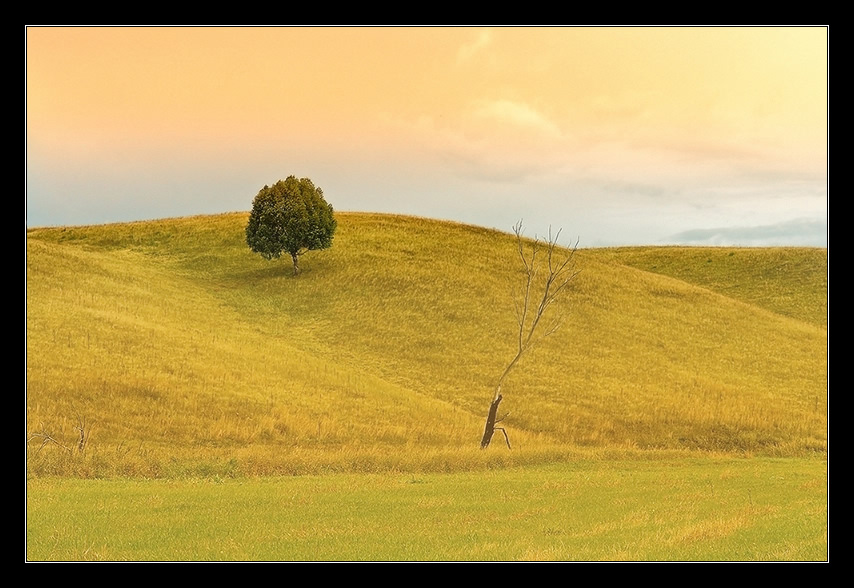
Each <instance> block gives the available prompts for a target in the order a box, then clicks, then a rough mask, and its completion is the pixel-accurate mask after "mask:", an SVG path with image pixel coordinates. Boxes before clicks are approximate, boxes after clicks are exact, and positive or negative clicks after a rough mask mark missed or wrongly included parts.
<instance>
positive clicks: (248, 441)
mask: <svg viewBox="0 0 854 588" xmlns="http://www.w3.org/2000/svg"><path fill="white" fill-rule="evenodd" d="M246 218H247V215H246V214H244V213H235V214H227V215H218V216H207V217H193V218H183V219H168V220H162V221H152V222H142V223H129V224H120V225H107V226H96V227H74V228H72V227H65V228H49V229H38V230H33V231H29V232H28V234H27V285H26V286H27V293H26V296H27V298H26V304H27V350H26V353H27V423H26V426H27V432H28V434H29V435H33V434H36V433H42V434H49V435H51V436H52V438H54V439H56V440H57V441H59V442H61V443H62V444H63V445H65V446H67V447H69V448H72V447H73V446H74V444H75V442H76V439H77V431H76V430H75V427H76V426H78V425H79V423H80V422H81V419H85V423H86V426H85V429H86V432H87V433H88V434H89V435H90V436H89V437H88V445H87V447H86V451H85V452H84V454H83V455H79V454H78V453H77V452H74V451H66V450H65V449H62V448H61V447H60V446H59V445H58V444H55V443H48V444H47V445H45V446H44V447H41V446H40V442H41V439H42V438H34V439H33V440H31V441H30V442H29V443H28V468H29V471H30V472H31V473H33V474H36V475H47V474H61V475H67V474H71V475H82V476H100V475H140V476H151V477H157V476H172V475H185V474H216V475H220V474H222V475H239V474H257V475H264V474H273V473H301V472H318V471H346V470H351V471H383V470H390V469H392V470H393V469H399V470H407V471H414V470H424V471H453V470H463V469H472V468H485V467H498V466H503V465H520V464H525V463H538V462H545V461H553V460H561V459H566V458H568V457H571V456H573V455H577V454H578V452H580V451H588V452H589V451H593V452H596V451H603V452H612V453H613V452H620V453H622V454H625V455H630V454H631V455H634V454H642V453H643V452H644V451H649V450H658V451H694V450H699V451H705V452H739V453H742V454H744V453H755V454H766V455H801V454H806V453H812V452H824V451H825V450H826V444H827V436H826V430H827V321H826V310H825V312H824V320H823V321H822V320H821V312H818V311H816V310H815V309H816V308H819V309H820V308H824V309H826V308H827V302H826V301H827V280H826V267H827V265H826V259H827V252H826V250H821V251H819V254H816V252H815V251H811V252H809V255H805V254H804V252H803V251H802V250H795V249H792V250H788V249H786V250H775V251H774V253H773V259H774V262H773V264H769V263H767V260H768V259H770V257H772V256H768V255H766V256H765V257H763V256H762V253H761V251H759V250H757V252H756V255H753V256H752V255H751V252H747V251H745V250H737V251H735V253H736V255H733V256H730V255H729V253H728V252H727V250H721V251H715V256H717V257H713V259H715V260H717V259H719V258H720V259H723V260H726V262H727V263H717V264H715V263H711V264H710V263H707V262H706V259H709V256H708V255H706V253H707V252H702V253H698V251H696V250H693V249H679V248H673V249H671V248H664V249H651V248H637V249H632V250H581V251H579V254H578V265H579V268H580V269H581V270H582V273H581V274H580V275H579V277H578V279H577V281H576V283H575V285H574V288H573V289H572V290H571V291H570V292H569V293H568V296H567V297H566V298H565V299H564V300H563V302H562V303H561V304H560V306H559V308H556V309H555V310H556V312H557V313H558V314H562V315H565V322H564V325H563V327H562V329H561V330H560V331H558V332H557V333H556V334H555V335H553V336H552V337H550V338H548V339H546V340H545V341H544V342H543V343H542V345H540V346H539V347H538V348H536V349H535V350H534V352H533V353H532V354H531V355H529V356H527V357H525V358H524V359H523V361H522V362H521V363H520V364H519V367H518V368H517V369H516V371H515V372H514V373H513V374H512V375H511V377H510V378H509V380H508V381H507V383H506V385H505V387H504V393H505V401H504V403H502V409H504V410H508V411H510V412H511V413H512V414H511V416H510V417H509V418H508V419H507V421H506V422H505V424H506V425H507V427H508V432H509V433H510V436H511V441H513V442H514V449H513V451H512V452H510V451H507V450H506V447H503V445H500V444H497V443H494V444H493V447H491V448H490V449H489V450H488V451H486V452H481V451H479V450H478V449H477V447H478V442H479V438H480V433H481V432H482V427H483V420H484V419H485V413H486V410H487V408H488V404H489V401H490V400H491V394H492V389H493V386H494V384H495V380H496V379H497V377H498V376H499V375H500V373H501V371H502V370H503V368H504V365H505V364H506V362H507V361H508V360H509V359H510V358H511V357H512V355H513V345H514V341H513V331H514V320H515V319H514V315H513V310H512V309H513V303H512V291H513V289H514V288H515V287H516V286H517V285H518V283H519V279H520V273H519V267H518V258H517V257H516V253H515V250H514V246H513V240H512V236H510V235H508V234H505V233H500V232H497V231H492V230H487V229H482V228H477V227H470V226H463V225H457V224H451V223H442V222H437V221H430V220H426V219H417V218H404V217H397V216H388V215H370V214H340V213H339V214H338V220H339V229H338V234H337V235H336V237H335V241H334V244H333V247H332V249H330V250H327V251H323V252H312V253H310V254H309V255H307V256H306V257H305V258H304V260H303V262H302V264H301V265H302V266H303V269H304V273H303V274H302V275H301V276H300V277H298V278H293V277H292V276H291V275H289V273H288V271H287V267H286V265H285V264H284V263H283V262H278V263H276V262H266V261H264V260H263V259H261V258H260V257H258V256H255V255H253V254H252V253H251V252H250V251H249V249H248V247H247V246H246V245H245V243H244V240H243V228H244V226H245V223H246ZM822 253H823V256H822ZM786 259H789V260H791V261H789V262H788V263H789V265H786V263H787V262H785V260H786ZM737 260H742V261H741V263H739V262H738V261H737ZM780 260H783V261H780ZM701 261H702V262H703V263H704V264H705V265H702V267H701V268H698V267H696V266H697V264H699V263H701ZM665 262H666V263H665ZM822 263H823V264H824V265H823V266H822V265H821V264H822ZM763 264H764V265H763ZM781 264H782V265H781ZM651 265H654V266H656V268H659V267H660V266H664V265H667V267H668V268H669V269H668V270H667V271H661V272H660V273H655V271H656V268H652V267H648V266H651ZM813 266H818V269H815V268H814V267H813ZM769 267H774V268H776V270H778V271H773V272H772V271H770V270H768V269H767V268H769ZM781 267H783V268H785V267H793V268H796V269H793V270H792V272H786V271H779V270H780V268H781ZM822 267H823V268H824V269H823V270H822ZM673 268H677V269H678V271H677V270H676V269H673ZM714 268H717V269H714ZM745 268H748V269H745ZM763 268H764V269H763ZM649 270H652V271H649ZM813 270H815V271H813ZM715 272H717V273H715ZM822 272H823V273H822ZM662 274H667V275H662ZM793 274H794V275H793ZM822 275H823V276H824V281H823V282H822V281H821V279H819V278H820V277H821V276H822ZM805 276H808V279H805ZM817 276H818V277H817ZM769 292H775V293H776V295H775V297H774V299H773V301H769V295H768V293H769ZM805 300H806V301H807V302H804V301H805ZM822 304H823V305H824V306H823V307H822V306H821V305H822Z"/></svg>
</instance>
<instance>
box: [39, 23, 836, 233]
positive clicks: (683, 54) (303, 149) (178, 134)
mask: <svg viewBox="0 0 854 588" xmlns="http://www.w3.org/2000/svg"><path fill="white" fill-rule="evenodd" d="M828 34H829V30H828V28H826V27H758V28H757V27H708V28H706V27H637V28H636V27H616V28H609V27H494V28H475V27H449V28H444V27H443V28H437V27H392V28H384V27H380V28H363V27H354V28H350V27H347V28H340V27H332V28H323V27H270V28H268V27H195V28H192V27H191V28H184V27H96V28H83V27H38V26H33V27H26V29H25V35H26V139H25V142H26V210H25V215H26V225H27V227H35V226H58V225H89V224H102V223H111V222H126V221H135V220H148V219H158V218H167V217H181V216H192V215H198V214H217V213H223V212H232V211H249V210H250V209H251V206H252V200H253V198H254V196H255V195H256V194H257V193H258V191H259V190H260V189H261V188H262V187H263V186H264V185H268V184H273V183H275V182H276V181H278V180H280V179H284V178H286V177H287V176H290V175H295V176H297V177H308V178H310V179H311V180H312V181H313V182H314V184H315V185H317V186H319V187H320V188H321V189H322V190H323V193H324V196H325V197H326V199H327V201H328V202H330V203H331V204H332V206H333V207H334V209H335V210H336V211H362V212H387V213H395V214H408V215H417V216H424V217H431V218H437V219H445V220H452V221H459V222H464V223H470V224H476V225H480V226H485V227H490V228H497V229H500V230H505V231H510V230H511V227H512V226H513V225H514V224H515V223H516V222H517V221H519V220H522V221H523V223H524V226H525V232H526V234H528V235H530V236H533V235H534V234H540V235H542V234H545V233H547V231H548V229H549V227H552V228H553V229H562V231H563V232H562V235H565V236H571V237H569V238H571V241H572V242H573V243H574V242H575V240H576V239H577V240H578V245H579V247H601V246H616V245H664V244H688V245H745V246H760V245H804V246H820V247H826V246H827V240H828V218H827V216H828V215H827V213H828V202H829V200H828Z"/></svg>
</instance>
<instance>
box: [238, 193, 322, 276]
mask: <svg viewBox="0 0 854 588" xmlns="http://www.w3.org/2000/svg"><path fill="white" fill-rule="evenodd" d="M336 226H337V223H336V221H335V216H334V214H333V210H332V205H331V204H329V203H328V202H326V200H324V198H323V190H321V189H320V188H318V187H316V186H315V185H314V184H313V183H312V181H311V180H310V179H308V178H301V179H299V180H298V179H297V178H296V177H295V176H288V179H286V180H279V181H278V182H276V183H275V184H273V185H272V186H264V187H263V188H261V190H260V191H259V192H258V195H257V196H255V200H254V201H253V202H252V212H251V213H250V215H249V223H248V224H247V225H246V243H247V244H248V245H249V247H250V249H252V251H254V252H255V253H260V254H261V256H262V257H264V259H268V260H269V259H276V258H278V257H279V256H280V255H282V253H288V254H290V256H291V258H292V259H293V262H294V274H297V273H299V263H298V260H297V258H298V256H299V255H302V254H303V253H305V252H306V251H310V250H316V249H328V248H329V247H331V246H332V236H333V235H334V234H335V228H336Z"/></svg>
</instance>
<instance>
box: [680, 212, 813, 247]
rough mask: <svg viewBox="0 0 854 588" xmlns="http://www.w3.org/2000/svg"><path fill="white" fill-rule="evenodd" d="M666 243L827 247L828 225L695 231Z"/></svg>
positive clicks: (800, 222)
mask: <svg viewBox="0 0 854 588" xmlns="http://www.w3.org/2000/svg"><path fill="white" fill-rule="evenodd" d="M667 241H668V242H673V243H685V244H690V245H720V246H735V245H745V246H757V245H765V246H785V245H804V244H806V245H810V246H814V247H827V241H828V239H827V221H824V220H820V219H805V218H799V219H792V220H789V221H785V222H781V223H776V224H771V225H761V226H755V227H746V226H745V227H719V228H714V229H693V230H690V231H683V232H681V233H676V234H675V235H671V236H670V237H669V238H668V239H667Z"/></svg>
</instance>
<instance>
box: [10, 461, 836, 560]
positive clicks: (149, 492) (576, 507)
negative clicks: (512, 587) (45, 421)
mask: <svg viewBox="0 0 854 588" xmlns="http://www.w3.org/2000/svg"><path fill="white" fill-rule="evenodd" d="M826 474H827V473H826V467H825V464H824V463H823V461H822V460H818V459H803V458H799V459H791V458H751V459H732V458H727V459H709V458H678V459H669V458H659V459H642V460H634V461H625V460H613V461H612V460H607V461H601V460H582V461H577V462H572V463H564V464H553V465H548V466H536V467H527V468H501V469H496V470H490V471H483V472H463V473H457V474H389V473H385V474H332V475H325V476H297V477H286V478H285V477H277V478H252V479H245V478H242V479H229V480H218V479H202V480H198V479H197V480H184V481H178V480H150V481H140V480H73V479H67V480H43V479H39V480H31V481H30V483H29V484H28V494H29V507H28V510H27V529H28V538H29V539H28V544H27V551H28V555H29V557H30V558H32V559H35V560H92V561H95V560H127V559H132V560H136V559H144V560H149V561H158V560H188V559H189V560H232V561H233V560H251V561H257V560H261V561H268V560H301V561H302V560H305V561H316V560H380V561H389V560H408V561H423V560H443V561H444V560H503V561H516V560H566V561H579V560H581V561H601V560H645V561H648V560H657V561H674V560H675V561H690V560H736V561H759V560H764V561H779V560H786V561H788V560H801V561H823V560H826V559H827V492H826V488H827V475H826Z"/></svg>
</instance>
